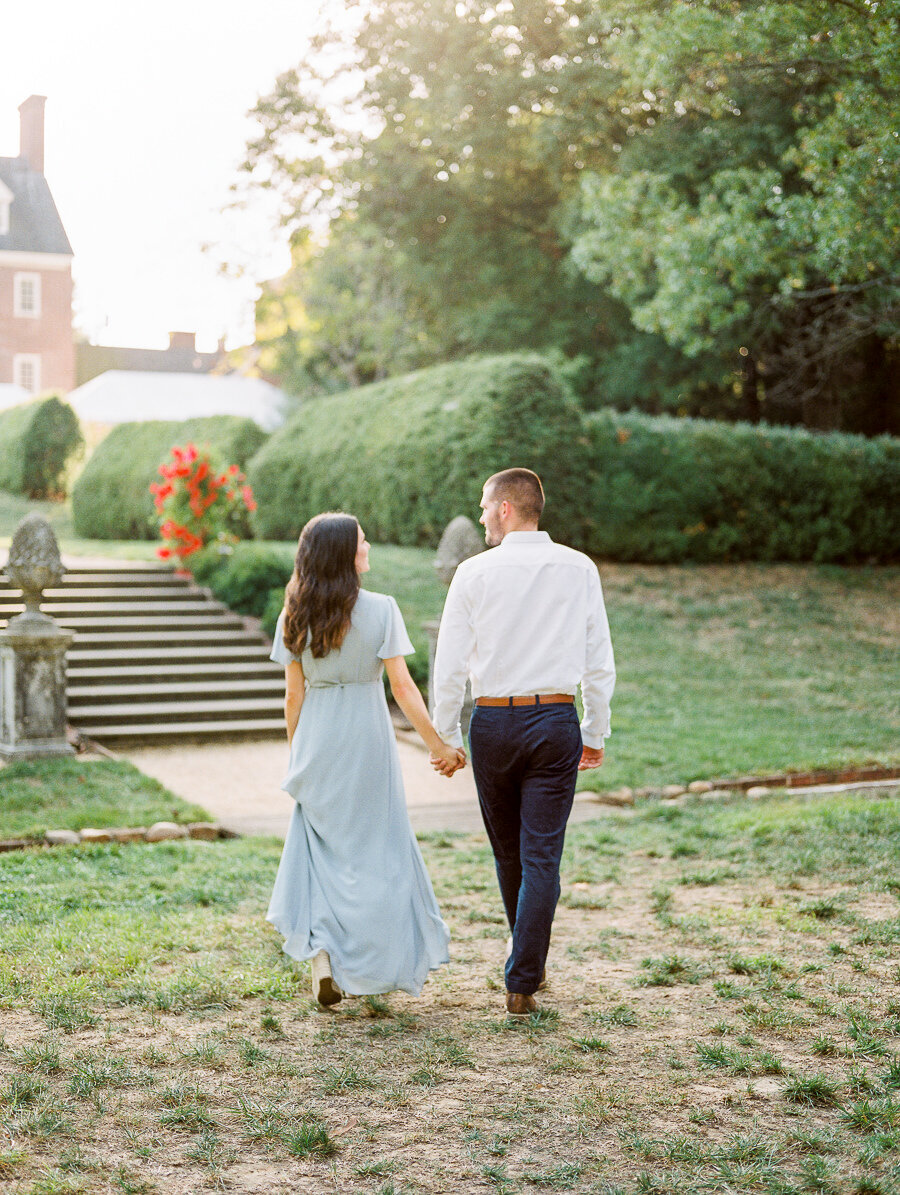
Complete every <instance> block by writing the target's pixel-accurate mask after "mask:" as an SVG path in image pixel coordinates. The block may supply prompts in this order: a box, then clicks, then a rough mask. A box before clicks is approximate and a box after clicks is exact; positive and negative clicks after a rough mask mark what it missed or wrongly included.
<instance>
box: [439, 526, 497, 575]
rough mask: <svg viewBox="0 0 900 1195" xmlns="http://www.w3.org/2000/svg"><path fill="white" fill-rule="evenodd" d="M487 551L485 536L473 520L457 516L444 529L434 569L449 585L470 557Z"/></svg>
mask: <svg viewBox="0 0 900 1195" xmlns="http://www.w3.org/2000/svg"><path fill="white" fill-rule="evenodd" d="M484 549H485V543H484V536H483V535H482V534H481V532H480V531H479V530H478V528H477V527H476V526H475V524H474V523H473V522H472V520H471V519H469V518H467V517H466V516H465V515H457V517H456V518H455V519H451V520H450V522H449V523H448V524H447V526H446V527H445V528H444V534H443V535H442V536H441V541H440V543H439V544H438V549H437V556H436V557H435V560H434V567H435V570H436V572H437V575H438V576H439V577H440V579H441V580H442V581H443V582H444V584H445V585H449V584H450V582H451V581H452V580H453V576H454V574H455V572H456V570H457V568H458V567H459V566H460V565H461V564H462V562H463V561H464V560H468V559H469V557H470V556H477V555H478V553H479V552H483V551H484Z"/></svg>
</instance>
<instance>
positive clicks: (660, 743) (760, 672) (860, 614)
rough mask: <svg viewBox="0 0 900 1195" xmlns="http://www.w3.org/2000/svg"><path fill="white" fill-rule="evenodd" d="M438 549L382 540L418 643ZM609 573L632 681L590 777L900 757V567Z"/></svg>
mask: <svg viewBox="0 0 900 1195" xmlns="http://www.w3.org/2000/svg"><path fill="white" fill-rule="evenodd" d="M432 558H433V554H432V553H430V552H428V551H425V550H421V549H415V548H396V547H383V546H380V545H377V544H376V545H375V546H373V548H372V553H371V560H372V572H371V573H370V574H369V576H370V578H371V580H370V582H369V584H370V586H371V588H374V589H382V590H384V591H386V592H388V593H392V594H394V596H395V597H396V598H397V601H398V602H399V604H400V607H401V609H402V610H403V613H404V616H405V618H406V622H407V624H408V626H409V627H410V630H411V633H412V634H413V636H414V642H416V640H415V636H416V635H417V634H419V635H421V633H420V631H419V627H420V624H421V622H422V621H423V620H424V619H425V618H434V617H436V616H437V615H438V614H439V612H440V609H441V606H442V603H443V599H444V592H445V591H444V588H443V586H442V585H441V584H440V583H439V582H438V581H437V579H436V577H435V576H434V570H433V568H432V567H431V560H432ZM600 571H601V575H602V577H603V584H604V590H605V596H606V604H607V609H608V613H609V619H610V626H611V630H612V636H613V644H614V647H615V650H616V664H617V668H618V673H619V679H618V682H617V686H616V693H615V696H614V698H613V734H612V737H611V738H610V740H609V743H608V749H607V756H608V758H607V761H606V763H605V764H604V766H603V768H602V769H600V770H599V771H597V772H589V773H586V774H584V775H583V776H582V779H581V781H580V786H581V787H584V788H593V789H598V788H612V787H616V786H618V785H621V784H631V785H645V784H667V783H686V782H688V781H690V780H696V779H702V780H705V779H710V778H713V777H727V776H738V775H747V774H751V775H752V774H757V773H765V772H775V771H781V770H784V769H790V768H794V769H806V768H807V767H811V766H815V765H819V766H828V767H831V766H833V767H837V766H840V765H845V764H849V763H862V762H866V761H876V762H881V763H885V764H886V763H896V762H898V761H900V685H898V684H897V659H896V646H897V642H898V641H900V569H888V568H878V569H838V568H833V567H816V566H804V565H794V566H789V565H780V566H772V565H754V564H745V565H734V566H731V567H727V568H726V567H721V566H718V567H668V568H664V567H654V566H646V565H643V566H642V565H614V564H606V565H601V569H600ZM423 640H424V637H421V639H420V641H419V642H416V647H417V648H420V642H423ZM420 650H421V648H420Z"/></svg>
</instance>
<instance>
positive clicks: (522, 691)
mask: <svg viewBox="0 0 900 1195" xmlns="http://www.w3.org/2000/svg"><path fill="white" fill-rule="evenodd" d="M543 507H544V492H543V488H542V486H541V482H540V478H539V477H538V476H537V474H536V473H532V472H531V470H530V469H505V470H504V471H503V472H501V473H495V474H494V475H493V477H489V478H488V480H487V481H486V482H485V485H484V493H483V495H482V499H481V510H482V514H481V519H480V522H481V523H482V524H483V525H484V528H485V540H486V542H487V544H488V547H490V548H495V549H496V550H495V551H492V552H483V553H482V554H480V555H478V556H473V557H472V558H471V559H469V560H466V561H464V562H463V563H462V564H461V565H460V566H459V568H458V569H457V571H456V575H455V576H454V578H453V582H452V584H451V586H450V591H449V593H448V594H447V601H446V604H445V606H444V613H443V616H442V618H441V628H440V633H439V636H438V643H437V652H436V655H435V663H434V698H435V709H434V721H435V725H436V727H437V730H438V733H439V734H440V736H441V738H442V739H444V740H445V741H446V742H448V743H451V744H453V745H454V746H456V747H458V748H459V749H460V757H461V759H463V760H464V758H465V757H464V756H463V755H462V746H463V741H462V733H461V731H460V725H459V715H460V710H461V707H462V702H463V697H464V694H465V686H466V678H467V677H469V678H470V679H471V682H472V696H473V698H474V702H475V706H474V709H473V712H472V723H471V726H470V730H469V742H470V746H471V751H472V769H473V772H474V775H475V785H476V787H477V789H478V799H479V803H480V805H481V812H482V816H483V818H484V824H485V828H486V830H487V832H488V837H489V838H490V842H491V846H492V848H493V851H494V858H495V861H496V865H497V879H498V881H499V885H500V893H501V896H502V898H503V903H504V907H505V909H506V916H507V919H508V921H509V925H510V928H511V930H512V951H511V953H510V955H509V958H508V960H507V963H506V1007H507V1013H508V1015H510V1016H512V1017H527V1016H528V1015H530V1014H531V1013H532V1012H533V1011H534V1010H535V1009H536V1008H537V1004H536V1002H535V999H534V993H535V992H536V991H537V989H538V987H540V986H541V983H542V982H543V975H544V966H545V963H546V958H547V950H548V948H549V945H550V930H551V926H552V924H553V915H554V913H555V911H556V904H557V901H558V900H559V862H560V858H561V856H562V849H563V841H564V838H565V830H566V822H567V820H568V817H569V813H570V811H571V809H572V801H573V799H574V796H575V780H576V777H577V774H578V772H579V771H580V770H583V769H585V768H596V767H599V766H600V765H601V764H602V762H603V744H604V740H605V738H606V736H607V735H608V734H609V703H610V698H611V697H612V692H613V687H614V685H615V677H616V674H615V664H614V661H613V651H612V643H611V641H610V636H609V624H608V622H607V618H606V610H605V608H604V605H603V592H602V589H601V586H600V577H599V576H598V573H597V568H596V566H595V565H594V563H593V561H591V560H590V559H589V557H587V556H585V555H584V554H583V553H581V552H576V551H574V550H573V549H572V548H566V547H563V545H561V544H556V543H554V542H553V541H552V540H551V539H550V536H549V535H548V534H547V533H546V532H545V531H539V530H538V522H539V520H540V516H541V512H542V510H543ZM579 684H580V685H581V694H582V701H583V705H584V718H583V720H582V722H581V725H580V726H579V723H578V717H577V714H576V712H575V699H574V694H575V690H576V688H577V687H578V685H579ZM432 764H433V765H434V766H435V768H436V769H437V770H438V771H441V772H443V773H444V774H445V775H452V774H453V771H454V770H455V769H453V768H450V767H448V766H447V765H442V764H441V763H440V761H436V760H435V759H432Z"/></svg>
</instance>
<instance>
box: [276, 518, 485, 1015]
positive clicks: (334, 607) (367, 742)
mask: <svg viewBox="0 0 900 1195" xmlns="http://www.w3.org/2000/svg"><path fill="white" fill-rule="evenodd" d="M368 555H369V545H368V543H367V542H366V538H365V536H364V535H363V532H362V529H361V528H360V526H359V524H358V522H357V521H356V519H355V518H353V516H352V515H346V514H332V513H329V514H322V515H317V516H316V517H315V518H314V519H311V520H310V521H309V522H308V523H307V524H306V526H305V527H304V528H303V531H302V533H301V535H300V541H299V544H298V548H297V558H296V561H295V566H294V573H293V576H292V577H291V580H290V581H289V582H288V586H287V589H286V591H285V608H284V610H282V612H281V615H280V617H279V619H278V626H277V629H276V631H275V642H274V646H273V648H272V657H271V658H272V659H273V660H275V661H277V662H278V663H281V664H284V666H285V719H286V722H287V733H288V742H289V743H290V764H289V766H288V774H287V776H286V777H285V780H284V782H283V784H282V788H283V789H284V790H285V791H286V792H288V793H290V795H291V796H292V797H293V798H294V800H295V801H296V802H297V804H296V807H295V808H294V811H293V814H292V816H291V823H290V827H289V829H288V833H287V838H286V840H285V844H284V851H283V853H282V856H281V862H280V864H279V867H278V874H277V876H276V879H275V887H274V890H273V892H272V899H271V902H270V904H269V911H268V913H267V914H266V917H267V920H269V921H271V922H272V924H273V925H274V926H275V927H276V929H278V930H279V931H280V932H281V933H282V934H283V935H284V939H285V942H284V950H285V952H286V953H287V954H289V955H291V957H292V958H295V959H311V960H312V972H313V995H314V996H315V997H316V999H317V1000H318V1001H319V1003H320V1004H323V1005H327V1004H334V1003H336V1002H337V1001H338V1000H340V999H341V995H342V993H348V994H351V995H374V994H375V993H378V992H389V991H394V990H400V991H404V992H409V993H411V994H412V995H416V996H417V995H418V994H419V993H420V992H421V990H422V985H423V984H424V982H425V980H426V978H427V976H428V973H429V971H433V970H434V969H435V968H437V967H439V966H440V965H441V964H442V963H446V962H447V961H448V953H447V943H448V939H449V934H448V932H447V927H446V925H445V924H444V922H443V921H442V920H441V915H440V912H439V910H438V907H437V902H436V901H435V898H434V892H433V890H432V887H431V881H430V879H429V877H428V872H427V871H426V869H425V864H424V862H423V860H422V856H421V854H420V852H419V847H418V844H417V842H416V839H415V836H414V834H413V832H412V828H411V826H410V824H409V817H408V816H407V812H406V801H405V797H404V792H403V778H402V776H401V773H400V763H399V759H398V756H397V745H396V741H395V739H394V732H393V726H392V724H391V719H390V714H389V712H388V708H387V701H386V700H385V695H384V685H383V683H382V672H383V670H385V671H386V672H387V675H388V680H389V682H390V685H391V692H392V694H393V696H394V699H395V700H396V702H397V704H398V705H399V706H400V708H401V709H402V710H403V712H404V713H405V714H406V716H407V717H408V718H409V720H410V722H411V723H412V724H413V726H414V727H415V728H416V730H417V731H418V732H419V734H421V736H422V738H423V739H424V741H425V744H426V746H427V747H428V748H429V749H430V750H431V752H432V753H433V754H434V755H436V756H438V757H440V758H441V759H443V760H444V761H445V762H446V764H447V766H448V767H449V768H450V769H451V770H452V769H455V768H456V767H461V766H463V764H464V762H465V756H463V755H462V753H460V752H457V751H456V749H455V748H453V747H449V746H448V745H447V744H446V743H444V742H443V740H442V739H440V738H439V736H438V734H437V731H436V730H435V729H434V726H433V725H432V723H431V720H430V719H429V717H428V712H427V710H426V708H425V703H424V702H423V700H422V696H421V694H420V693H419V690H418V688H417V687H416V685H415V683H414V681H413V680H412V678H411V677H410V675H409V669H408V668H407V666H406V661H405V659H404V656H406V655H410V654H412V652H413V650H414V649H413V646H412V644H411V643H410V641H409V636H408V635H407V633H406V627H405V626H404V624H403V618H402V615H401V614H400V610H399V608H398V606H397V603H396V602H395V601H394V599H393V598H392V597H388V596H386V595H385V594H380V593H370V592H368V591H367V590H364V589H360V586H359V576H360V574H361V573H364V572H366V571H368V568H369V562H368Z"/></svg>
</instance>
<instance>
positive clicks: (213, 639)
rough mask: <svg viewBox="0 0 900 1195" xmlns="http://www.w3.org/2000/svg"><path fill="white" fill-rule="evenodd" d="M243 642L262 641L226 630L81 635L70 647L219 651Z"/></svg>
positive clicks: (237, 631) (249, 635)
mask: <svg viewBox="0 0 900 1195" xmlns="http://www.w3.org/2000/svg"><path fill="white" fill-rule="evenodd" d="M243 642H246V643H259V644H260V645H262V642H263V639H262V636H261V635H259V636H255V635H253V634H252V632H250V631H243V630H230V629H227V628H226V629H224V630H208V631H201V630H186V631H179V630H171V631H147V632H145V633H144V634H141V635H140V637H137V636H135V634H134V632H133V631H81V632H78V634H77V637H76V639H75V643H74V647H75V648H77V649H78V650H80V651H85V650H87V649H88V648H109V649H110V650H113V649H115V648H124V647H128V646H129V645H132V644H133V645H135V646H137V643H140V646H141V647H170V648H174V647H194V646H196V647H208V646H210V645H219V644H221V645H222V646H223V647H233V646H237V645H239V644H241V643H243ZM267 654H268V653H267Z"/></svg>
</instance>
